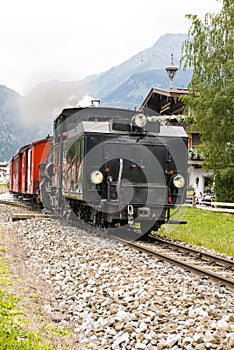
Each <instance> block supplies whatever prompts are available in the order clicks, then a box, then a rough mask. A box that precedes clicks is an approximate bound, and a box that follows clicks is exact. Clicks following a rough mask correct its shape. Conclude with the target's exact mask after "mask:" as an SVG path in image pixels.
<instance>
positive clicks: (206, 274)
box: [0, 199, 234, 290]
mask: <svg viewBox="0 0 234 350" xmlns="http://www.w3.org/2000/svg"><path fill="white" fill-rule="evenodd" d="M0 204H6V205H10V206H16V207H20V208H23V209H25V210H30V207H29V206H28V205H27V204H24V203H21V202H19V201H17V200H6V199H0ZM31 210H33V211H35V208H31ZM15 216H17V214H16V215H15ZM30 217H35V215H30V214H29V215H28V216H27V214H25V217H23V218H30ZM43 217H44V218H46V217H47V216H46V215H43ZM48 217H49V216H48ZM19 218H20V214H19ZM13 220H14V218H13ZM102 233H103V232H102ZM105 235H106V236H108V237H111V238H113V239H115V240H117V241H119V242H121V243H124V244H125V245H127V246H129V247H132V248H134V249H137V250H139V251H142V252H145V253H148V254H150V255H151V256H154V257H156V258H158V259H160V260H163V261H166V262H169V263H171V264H173V265H177V266H178V267H182V268H183V269H185V270H186V271H190V272H192V273H195V274H197V275H200V276H202V278H209V279H210V280H212V281H214V282H216V283H219V284H220V285H223V286H225V287H226V288H228V289H231V290H234V260H233V259H232V258H231V257H230V259H227V258H223V257H221V256H218V255H215V254H211V253H208V252H204V251H202V250H200V249H199V247H197V248H196V249H194V248H191V247H187V246H185V245H184V244H182V243H176V242H174V241H171V240H169V239H166V238H163V237H161V236H159V235H156V236H150V242H141V241H137V242H134V241H130V240H125V239H124V238H118V237H116V236H112V235H111V234H105ZM122 237H124V235H123V233H122Z"/></svg>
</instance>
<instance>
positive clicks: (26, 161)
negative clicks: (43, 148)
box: [21, 145, 32, 196]
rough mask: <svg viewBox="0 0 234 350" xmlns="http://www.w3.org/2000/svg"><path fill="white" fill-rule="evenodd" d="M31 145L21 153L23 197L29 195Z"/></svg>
mask: <svg viewBox="0 0 234 350" xmlns="http://www.w3.org/2000/svg"><path fill="white" fill-rule="evenodd" d="M31 148H32V146H31V145H28V146H25V147H24V148H23V151H22V178H21V182H22V186H21V189H22V195H23V196H25V195H27V194H28V193H29V191H28V190H29V181H30V179H29V178H30V173H29V171H30V155H31Z"/></svg>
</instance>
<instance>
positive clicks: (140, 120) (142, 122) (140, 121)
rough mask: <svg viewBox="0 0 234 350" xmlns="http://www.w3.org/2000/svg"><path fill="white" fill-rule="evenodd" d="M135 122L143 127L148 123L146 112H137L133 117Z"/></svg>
mask: <svg viewBox="0 0 234 350" xmlns="http://www.w3.org/2000/svg"><path fill="white" fill-rule="evenodd" d="M133 122H134V124H135V125H136V126H138V127H139V128H143V127H144V126H145V125H146V123H147V119H146V116H145V115H144V114H136V115H135V116H134V117H133Z"/></svg>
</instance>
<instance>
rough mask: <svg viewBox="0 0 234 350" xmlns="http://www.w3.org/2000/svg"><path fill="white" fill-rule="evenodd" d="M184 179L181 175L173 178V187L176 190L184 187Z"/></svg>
mask: <svg viewBox="0 0 234 350" xmlns="http://www.w3.org/2000/svg"><path fill="white" fill-rule="evenodd" d="M184 184H185V179H184V177H183V176H182V175H180V174H178V175H176V176H175V177H173V185H174V186H175V187H177V188H182V187H184Z"/></svg>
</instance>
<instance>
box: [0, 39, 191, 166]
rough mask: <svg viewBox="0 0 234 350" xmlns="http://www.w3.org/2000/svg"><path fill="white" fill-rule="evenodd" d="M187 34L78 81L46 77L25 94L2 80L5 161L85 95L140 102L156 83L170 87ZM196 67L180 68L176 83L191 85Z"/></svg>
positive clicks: (0, 140)
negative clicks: (171, 68) (167, 69)
mask: <svg viewBox="0 0 234 350" xmlns="http://www.w3.org/2000/svg"><path fill="white" fill-rule="evenodd" d="M186 38H187V34H166V35H163V36H162V37H160V38H159V40H158V41H157V42H156V43H155V44H154V45H153V46H152V47H150V48H147V49H145V50H143V51H141V52H139V53H138V54H136V55H134V56H133V57H131V58H130V59H129V60H127V61H125V62H123V63H121V64H120V65H118V66H115V67H112V68H111V69H109V70H107V71H105V72H102V73H100V74H98V75H92V76H88V77H86V78H85V79H83V80H79V81H69V82H62V81H49V82H46V83H41V84H39V85H38V86H36V87H35V88H34V89H32V90H31V91H30V93H29V94H28V95H26V96H20V95H19V94H18V93H17V92H15V91H13V90H11V89H9V88H7V87H5V86H3V85H0V122H1V129H0V150H1V152H0V161H5V160H9V159H10V158H11V157H12V155H13V154H14V153H15V152H16V151H17V149H18V148H19V147H21V146H22V145H25V144H27V143H30V142H32V141H33V140H37V139H40V138H44V137H45V136H46V135H47V134H48V133H49V134H51V133H52V125H53V119H54V118H55V117H56V116H57V115H58V113H59V112H60V111H61V109H62V108H64V107H69V106H73V107H74V106H77V105H79V104H81V100H82V99H83V98H84V96H86V95H88V96H90V98H94V99H100V101H101V105H102V106H103V105H105V106H118V107H123V108H135V107H139V106H140V105H141V103H142V102H143V100H144V98H145V97H146V95H147V93H148V92H149V90H150V89H151V88H152V87H161V88H168V87H169V79H168V77H167V74H166V72H165V67H167V66H168V65H170V58H171V54H172V53H173V56H174V64H175V65H177V66H179V62H180V57H181V48H182V43H183V41H184V40H185V39H186ZM191 76H192V71H187V72H183V71H180V70H179V71H178V72H177V74H176V77H175V79H174V82H173V85H174V87H178V88H185V87H187V84H188V82H189V81H190V79H191Z"/></svg>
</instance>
